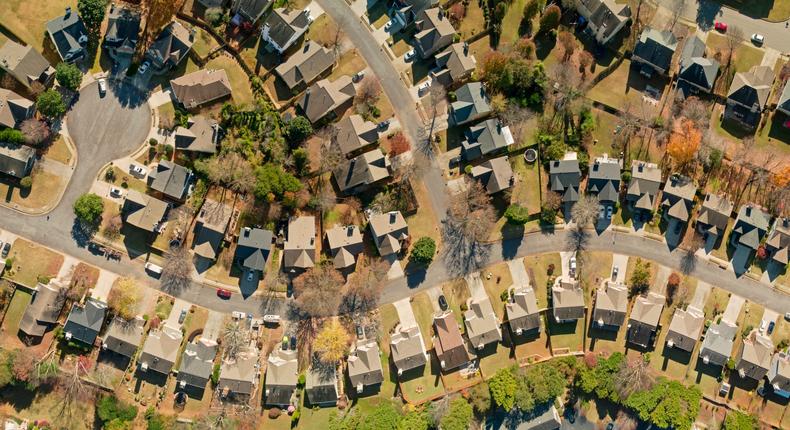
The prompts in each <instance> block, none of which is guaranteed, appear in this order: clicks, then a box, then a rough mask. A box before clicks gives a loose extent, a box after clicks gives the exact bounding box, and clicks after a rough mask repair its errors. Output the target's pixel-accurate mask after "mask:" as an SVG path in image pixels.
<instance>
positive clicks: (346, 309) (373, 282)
mask: <svg viewBox="0 0 790 430" xmlns="http://www.w3.org/2000/svg"><path fill="white" fill-rule="evenodd" d="M386 277H387V264H386V263H385V262H384V261H382V260H381V259H373V260H371V261H370V262H369V264H368V265H367V266H364V267H360V268H358V269H357V271H356V273H354V275H353V277H352V279H350V280H349V282H348V285H347V286H346V291H345V293H344V294H343V301H342V303H341V306H340V309H341V312H342V313H344V314H350V315H351V316H352V317H354V319H355V320H357V319H358V317H359V316H360V315H361V314H364V313H367V312H370V311H372V310H374V309H376V307H378V299H379V296H380V294H381V286H382V282H383V281H384V280H385V279H386Z"/></svg>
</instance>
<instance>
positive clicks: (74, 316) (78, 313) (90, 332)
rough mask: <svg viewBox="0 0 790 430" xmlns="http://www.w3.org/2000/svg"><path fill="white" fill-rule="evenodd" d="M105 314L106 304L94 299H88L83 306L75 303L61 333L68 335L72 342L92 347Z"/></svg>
mask: <svg viewBox="0 0 790 430" xmlns="http://www.w3.org/2000/svg"><path fill="white" fill-rule="evenodd" d="M106 312H107V304H105V303H104V302H101V301H99V300H96V299H92V298H89V299H87V300H85V304H84V305H80V304H78V303H75V304H74V306H72V308H71V313H69V318H68V319H67V320H66V324H65V325H64V326H63V332H64V333H66V334H69V333H70V334H71V338H72V339H74V340H78V341H80V342H82V343H84V344H86V345H91V346H92V345H93V342H95V341H96V336H98V335H99V332H100V331H101V327H102V324H103V323H104V315H105V313H106Z"/></svg>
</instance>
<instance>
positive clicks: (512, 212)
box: [505, 203, 529, 225]
mask: <svg viewBox="0 0 790 430" xmlns="http://www.w3.org/2000/svg"><path fill="white" fill-rule="evenodd" d="M505 218H507V222H509V223H510V224H518V225H524V224H526V223H527V221H529V210H528V209H527V208H525V207H523V206H521V205H519V204H518V203H514V204H512V205H510V206H508V208H507V209H505Z"/></svg>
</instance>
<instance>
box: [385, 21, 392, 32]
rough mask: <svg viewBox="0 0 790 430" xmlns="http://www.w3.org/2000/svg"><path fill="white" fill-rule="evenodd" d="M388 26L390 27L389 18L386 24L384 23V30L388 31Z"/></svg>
mask: <svg viewBox="0 0 790 430" xmlns="http://www.w3.org/2000/svg"><path fill="white" fill-rule="evenodd" d="M390 28H392V20H389V21H387V23H386V24H384V31H390Z"/></svg>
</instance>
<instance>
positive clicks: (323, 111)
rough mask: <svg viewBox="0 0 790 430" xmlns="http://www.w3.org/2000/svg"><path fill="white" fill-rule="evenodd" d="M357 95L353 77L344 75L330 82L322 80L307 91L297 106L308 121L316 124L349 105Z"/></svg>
mask: <svg viewBox="0 0 790 430" xmlns="http://www.w3.org/2000/svg"><path fill="white" fill-rule="evenodd" d="M355 94H356V90H355V89H354V84H353V83H352V82H351V77H350V76H347V75H343V76H341V77H339V78H338V79H337V80H335V81H332V82H330V81H329V80H328V79H322V80H320V81H318V82H316V83H314V84H313V85H311V86H310V88H308V89H307V90H305V92H304V94H303V95H302V97H301V98H299V101H298V102H297V105H298V106H299V108H300V109H301V110H302V112H303V113H304V115H305V116H306V117H307V119H309V120H310V122H312V123H316V122H318V121H320V120H321V119H323V118H324V117H325V116H326V115H327V114H329V112H332V111H334V110H336V109H338V108H340V107H341V106H345V105H346V104H348V103H349V102H350V101H351V100H352V99H353V97H354V95H355Z"/></svg>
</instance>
